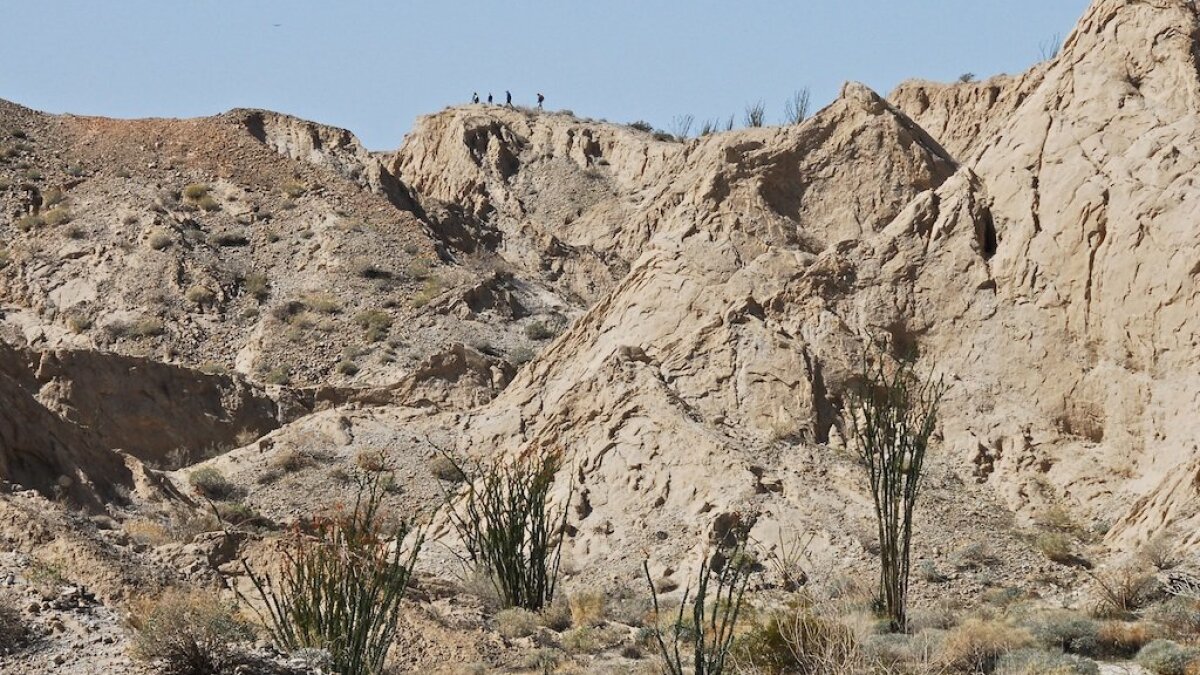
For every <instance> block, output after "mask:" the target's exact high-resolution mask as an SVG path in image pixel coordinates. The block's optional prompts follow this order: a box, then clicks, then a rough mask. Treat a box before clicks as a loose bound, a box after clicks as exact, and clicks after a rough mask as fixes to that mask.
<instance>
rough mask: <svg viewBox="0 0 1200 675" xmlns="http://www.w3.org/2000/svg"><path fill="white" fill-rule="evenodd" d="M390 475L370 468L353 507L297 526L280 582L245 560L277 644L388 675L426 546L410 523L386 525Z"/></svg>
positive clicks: (357, 670)
mask: <svg viewBox="0 0 1200 675" xmlns="http://www.w3.org/2000/svg"><path fill="white" fill-rule="evenodd" d="M388 478H390V476H385V475H384V474H383V473H382V472H371V473H366V474H365V475H363V476H361V477H360V478H359V489H358V494H357V497H356V499H355V504H354V509H353V510H352V511H348V512H346V513H342V514H337V515H334V516H332V517H326V518H313V519H311V520H309V521H307V522H305V523H303V524H302V525H300V526H297V527H296V528H295V529H294V531H293V532H292V534H291V539H290V541H288V542H287V545H286V546H285V547H284V549H283V555H284V558H285V560H284V563H285V564H284V566H283V570H282V572H281V573H280V574H279V577H278V578H277V579H276V578H273V577H272V576H271V575H269V574H263V575H259V574H256V573H255V572H254V571H253V570H251V569H250V566H249V565H248V564H247V563H246V561H245V560H243V561H242V567H243V569H244V570H245V572H246V574H247V576H249V578H250V580H251V582H252V583H253V584H254V587H255V589H256V590H257V591H258V595H259V597H260V598H261V600H262V603H263V604H264V605H265V606H266V616H263V614H262V612H260V611H259V610H258V609H257V608H255V609H254V611H255V612H257V613H258V614H259V618H260V619H261V620H262V622H263V623H264V625H266V627H267V629H268V630H269V631H270V633H271V636H272V637H273V638H274V639H275V641H276V642H277V643H278V644H279V645H280V646H281V647H283V648H285V649H288V650H295V649H302V648H313V649H325V650H328V651H329V653H330V655H331V656H332V659H333V667H334V670H335V671H336V672H338V673H342V674H343V675H375V674H377V673H381V672H383V667H384V661H385V659H386V658H387V652H388V648H389V647H390V646H391V644H392V640H393V638H394V637H395V634H396V622H397V620H398V619H399V617H400V607H401V605H400V603H401V600H403V598H404V593H405V590H406V589H407V588H408V582H409V578H410V577H411V576H412V570H413V565H414V563H415V562H416V558H417V554H418V552H419V551H420V548H421V544H422V543H423V536H422V532H421V531H419V530H416V529H414V527H413V526H412V525H411V524H410V523H409V522H408V521H401V522H400V523H399V524H398V525H396V526H395V527H393V528H385V525H384V520H385V519H384V518H383V514H382V513H381V510H380V507H381V503H382V498H383V494H384V491H385V488H386V481H387V479H388ZM406 540H410V541H409V543H408V547H407V552H405V551H404V543H405V541H406ZM243 600H246V599H245V598H243ZM247 604H250V606H251V607H254V605H253V604H252V603H247Z"/></svg>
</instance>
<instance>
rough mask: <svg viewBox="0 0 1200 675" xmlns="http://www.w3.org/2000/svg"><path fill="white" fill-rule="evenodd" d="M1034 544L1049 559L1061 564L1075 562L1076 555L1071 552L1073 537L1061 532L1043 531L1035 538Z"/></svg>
mask: <svg viewBox="0 0 1200 675" xmlns="http://www.w3.org/2000/svg"><path fill="white" fill-rule="evenodd" d="M1033 545H1034V547H1035V548H1036V549H1037V550H1038V551H1040V552H1041V553H1042V555H1044V556H1046V558H1047V559H1048V560H1052V561H1054V562H1056V563H1058V564H1060V565H1069V564H1072V563H1074V562H1075V555H1074V554H1073V553H1072V552H1071V539H1070V538H1069V537H1068V536H1067V535H1065V534H1062V533H1061V532H1042V533H1040V534H1038V536H1037V538H1036V539H1034V542H1033Z"/></svg>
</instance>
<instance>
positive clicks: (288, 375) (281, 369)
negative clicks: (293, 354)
mask: <svg viewBox="0 0 1200 675" xmlns="http://www.w3.org/2000/svg"><path fill="white" fill-rule="evenodd" d="M291 381H292V369H291V368H290V367H288V366H276V367H274V368H272V369H270V370H268V371H267V372H266V373H265V374H264V375H263V382H266V383H267V384H279V385H283V384H287V383H289V382H291Z"/></svg>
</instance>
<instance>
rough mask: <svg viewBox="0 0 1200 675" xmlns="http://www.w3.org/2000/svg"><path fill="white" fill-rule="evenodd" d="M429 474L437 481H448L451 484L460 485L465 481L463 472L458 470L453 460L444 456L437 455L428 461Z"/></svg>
mask: <svg viewBox="0 0 1200 675" xmlns="http://www.w3.org/2000/svg"><path fill="white" fill-rule="evenodd" d="M429 473H431V474H433V477H434V478H436V479H438V480H444V481H449V482H451V483H461V482H462V481H463V480H465V479H466V475H465V474H464V473H463V470H462V469H461V468H459V466H458V464H456V463H455V462H454V460H452V459H450V458H449V457H446V456H445V455H438V456H436V457H434V458H433V459H431V460H429Z"/></svg>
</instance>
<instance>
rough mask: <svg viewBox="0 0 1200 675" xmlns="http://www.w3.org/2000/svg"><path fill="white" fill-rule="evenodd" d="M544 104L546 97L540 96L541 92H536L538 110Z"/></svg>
mask: <svg viewBox="0 0 1200 675" xmlns="http://www.w3.org/2000/svg"><path fill="white" fill-rule="evenodd" d="M545 102H546V97H545V96H542V92H540V91H539V92H538V110H541V109H542V104H543V103H545Z"/></svg>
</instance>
